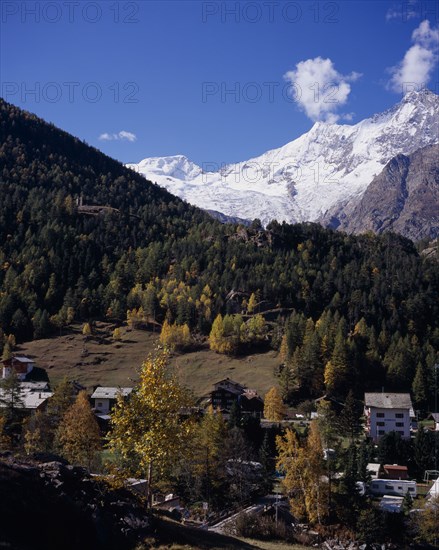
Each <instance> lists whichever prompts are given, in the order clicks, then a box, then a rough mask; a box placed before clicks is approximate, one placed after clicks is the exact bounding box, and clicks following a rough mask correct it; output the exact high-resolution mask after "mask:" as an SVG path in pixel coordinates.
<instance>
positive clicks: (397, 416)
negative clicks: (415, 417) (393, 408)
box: [395, 413, 404, 418]
mask: <svg viewBox="0 0 439 550" xmlns="http://www.w3.org/2000/svg"><path fill="white" fill-rule="evenodd" d="M395 418H404V414H403V413H396V414H395Z"/></svg>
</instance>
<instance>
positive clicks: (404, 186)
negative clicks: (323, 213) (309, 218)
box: [326, 145, 439, 241]
mask: <svg viewBox="0 0 439 550" xmlns="http://www.w3.org/2000/svg"><path fill="white" fill-rule="evenodd" d="M438 205H439V145H430V146H427V147H424V148H422V149H419V150H418V151H415V152H414V153H412V154H411V155H408V156H406V155H397V156H396V157H394V158H393V159H392V160H391V161H390V162H389V163H388V164H387V165H386V167H385V168H384V170H383V171H382V172H381V174H379V175H378V176H376V177H375V178H374V179H373V180H372V182H371V184H370V185H369V186H368V188H367V189H366V191H365V193H364V195H363V196H362V197H361V199H360V200H359V201H358V202H355V201H354V202H353V203H351V204H348V205H347V206H346V207H345V208H342V209H341V211H340V212H339V211H337V210H336V211H335V213H334V215H331V214H330V215H328V216H327V217H326V219H327V220H330V223H331V226H332V227H337V228H338V229H342V230H344V231H348V232H350V233H362V232H364V231H374V232H376V233H382V232H384V231H394V232H396V233H401V234H402V235H405V236H406V237H409V238H410V239H412V240H414V241H419V240H421V239H425V238H427V239H435V238H436V237H437V236H438V235H439V212H438Z"/></svg>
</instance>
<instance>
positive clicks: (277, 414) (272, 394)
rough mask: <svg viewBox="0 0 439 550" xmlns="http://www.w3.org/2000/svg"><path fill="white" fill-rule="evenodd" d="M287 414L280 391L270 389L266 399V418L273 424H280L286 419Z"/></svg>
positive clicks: (274, 388)
mask: <svg viewBox="0 0 439 550" xmlns="http://www.w3.org/2000/svg"><path fill="white" fill-rule="evenodd" d="M285 412H286V409H285V405H284V402H283V401H282V396H281V394H280V391H279V390H278V389H277V388H276V387H272V388H270V389H269V390H268V392H267V393H266V395H265V397H264V417H265V418H266V419H267V420H271V421H272V422H280V421H281V420H283V419H284V418H285Z"/></svg>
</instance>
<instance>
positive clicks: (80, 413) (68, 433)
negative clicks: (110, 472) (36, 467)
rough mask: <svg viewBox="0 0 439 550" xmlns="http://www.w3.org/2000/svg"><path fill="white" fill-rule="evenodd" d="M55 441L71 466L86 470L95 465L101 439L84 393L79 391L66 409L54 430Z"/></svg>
mask: <svg viewBox="0 0 439 550" xmlns="http://www.w3.org/2000/svg"><path fill="white" fill-rule="evenodd" d="M55 439H56V445H57V447H58V448H59V449H60V451H61V454H62V455H63V456H64V457H65V458H66V459H67V460H69V461H70V462H72V463H73V464H79V465H83V466H87V467H88V468H91V467H93V466H94V465H95V464H96V460H97V456H98V452H99V451H100V449H101V437H100V433H99V426H98V423H97V421H96V418H95V416H94V414H93V411H92V410H91V408H90V404H89V402H88V397H87V393H86V392H85V391H81V392H80V393H79V394H78V396H77V398H76V401H75V402H74V403H73V405H72V406H71V407H69V408H68V409H67V411H66V413H65V414H64V416H63V417H62V419H61V423H60V424H59V426H58V429H57V430H56V436H55Z"/></svg>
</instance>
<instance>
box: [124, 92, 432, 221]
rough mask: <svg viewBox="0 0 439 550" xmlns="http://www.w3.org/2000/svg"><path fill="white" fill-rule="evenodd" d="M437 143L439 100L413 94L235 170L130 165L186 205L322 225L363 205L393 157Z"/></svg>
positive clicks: (169, 160) (170, 160)
mask: <svg viewBox="0 0 439 550" xmlns="http://www.w3.org/2000/svg"><path fill="white" fill-rule="evenodd" d="M435 143H439V96H438V95H436V94H434V93H433V92H430V91H428V90H423V91H421V92H410V93H409V94H407V95H406V96H405V97H404V98H403V99H402V101H401V102H400V103H398V104H397V105H395V106H394V107H393V108H391V109H389V110H388V111H385V112H384V113H381V114H378V115H374V116H373V117H371V118H367V119H365V120H363V121H361V122H359V123H358V124H355V125H347V124H344V125H339V124H331V123H325V122H316V123H315V124H314V126H313V127H312V128H311V129H310V130H309V132H307V133H306V134H303V135H302V136H300V137H299V138H297V139H295V140H294V141H292V142H290V143H287V144H286V145H284V146H283V147H280V148H279V149H274V150H272V151H268V152H266V153H264V154H263V155H261V156H259V157H256V158H253V159H250V160H248V161H245V162H240V163H237V164H230V165H227V166H223V167H221V166H218V167H216V166H212V163H209V164H206V165H205V166H202V167H200V166H197V165H196V164H194V163H193V162H191V161H190V160H189V159H187V158H186V157H185V156H183V155H176V156H170V157H158V158H146V159H144V160H142V161H141V162H139V163H138V164H129V165H128V166H129V167H130V168H132V169H134V170H136V171H138V172H140V173H141V174H143V175H144V176H145V177H146V178H147V179H148V180H151V181H153V182H156V183H157V184H158V185H160V186H163V187H165V188H166V189H167V190H168V191H170V192H171V193H173V194H174V195H177V196H179V197H181V198H182V199H185V200H186V201H187V202H189V203H191V204H194V205H196V206H199V207H201V208H204V209H206V210H214V211H217V212H220V213H222V214H225V215H226V216H230V217H235V218H244V219H250V220H252V219H254V218H259V219H260V220H261V221H262V223H263V224H264V225H266V224H267V223H269V222H270V221H271V220H273V219H276V220H278V221H284V220H285V221H287V222H290V223H293V222H301V221H318V220H322V219H324V218H325V215H326V216H327V215H328V212H329V211H331V212H334V211H336V210H340V211H341V210H342V209H343V208H344V207H345V206H346V205H348V204H354V203H356V202H358V201H359V200H360V199H361V197H362V196H363V194H364V192H365V191H366V189H367V187H368V186H369V184H370V183H371V182H372V180H373V178H374V177H375V176H376V175H378V174H379V173H380V172H381V171H382V170H383V168H384V166H385V165H386V164H387V163H388V162H389V161H390V160H391V159H392V158H393V157H395V156H396V155H398V154H403V155H408V154H410V153H413V152H414V151H416V150H418V149H420V148H421V147H425V146H426V145H431V144H435Z"/></svg>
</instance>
